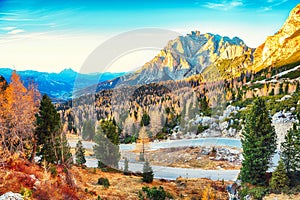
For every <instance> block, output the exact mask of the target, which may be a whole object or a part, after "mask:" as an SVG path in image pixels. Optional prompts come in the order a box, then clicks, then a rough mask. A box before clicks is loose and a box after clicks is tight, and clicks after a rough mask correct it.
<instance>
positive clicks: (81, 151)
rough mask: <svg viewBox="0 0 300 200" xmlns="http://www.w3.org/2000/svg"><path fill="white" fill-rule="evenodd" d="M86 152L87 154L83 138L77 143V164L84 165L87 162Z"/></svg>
mask: <svg viewBox="0 0 300 200" xmlns="http://www.w3.org/2000/svg"><path fill="white" fill-rule="evenodd" d="M84 154H85V149H84V148H83V146H82V142H81V140H79V141H78V142H77V144H76V151H75V158H76V164H77V165H83V164H85V163H86V160H85V156H84Z"/></svg>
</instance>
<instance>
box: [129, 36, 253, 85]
mask: <svg viewBox="0 0 300 200" xmlns="http://www.w3.org/2000/svg"><path fill="white" fill-rule="evenodd" d="M249 49H250V48H249V47H247V46H246V45H245V43H244V42H243V41H242V40H241V39H239V38H237V37H234V38H232V39H230V38H228V37H221V36H220V35H214V34H210V33H206V34H200V32H199V31H193V32H191V33H190V34H188V35H186V36H180V37H178V38H176V39H174V40H171V41H170V42H169V43H168V44H167V46H166V47H165V48H164V49H163V50H161V51H160V52H159V54H158V55H157V56H155V57H154V58H153V59H152V60H151V61H149V62H148V63H146V64H145V65H143V66H142V67H141V69H140V70H138V71H137V72H135V73H134V74H133V75H132V76H131V77H128V79H127V80H126V81H128V82H131V83H132V84H145V83H150V82H158V81H166V80H180V79H183V78H186V77H189V76H191V75H194V74H199V73H200V72H202V71H203V70H204V69H205V68H206V67H208V66H210V65H211V64H213V63H215V62H216V61H217V60H220V59H233V58H235V57H238V56H241V55H243V54H244V53H245V52H247V51H249Z"/></svg>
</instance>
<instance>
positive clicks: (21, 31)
mask: <svg viewBox="0 0 300 200" xmlns="http://www.w3.org/2000/svg"><path fill="white" fill-rule="evenodd" d="M24 32H25V30H23V29H14V30H12V31H9V32H8V33H7V34H9V35H16V34H19V33H24Z"/></svg>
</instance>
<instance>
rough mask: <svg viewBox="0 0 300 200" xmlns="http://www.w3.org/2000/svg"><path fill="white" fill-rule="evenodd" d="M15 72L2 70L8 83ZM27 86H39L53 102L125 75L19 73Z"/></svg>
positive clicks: (67, 72)
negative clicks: (76, 91) (74, 92)
mask: <svg viewBox="0 0 300 200" xmlns="http://www.w3.org/2000/svg"><path fill="white" fill-rule="evenodd" d="M12 72H13V70H12V69H9V68H0V75H2V76H3V77H4V78H5V79H6V80H7V81H8V82H9V81H10V76H11V74H12ZM17 73H18V74H19V75H20V77H21V79H22V80H23V81H24V84H25V86H28V84H30V83H34V84H36V85H37V87H38V89H39V91H40V92H41V93H42V94H48V95H49V96H50V97H51V98H52V99H53V100H67V99H70V98H71V97H72V93H73V91H74V90H78V89H83V88H86V87H88V86H90V85H93V84H97V83H99V82H103V81H106V80H110V79H113V78H115V77H119V76H122V75H124V74H125V73H111V72H105V73H102V74H101V73H93V74H81V73H78V72H76V71H74V70H72V69H64V70H62V71H61V72H60V73H48V72H38V71H33V70H25V71H17Z"/></svg>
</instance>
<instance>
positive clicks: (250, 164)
mask: <svg viewBox="0 0 300 200" xmlns="http://www.w3.org/2000/svg"><path fill="white" fill-rule="evenodd" d="M276 140H277V137H276V133H275V129H274V127H273V126H272V125H271V118H270V117H269V113H268V110H267V107H266V104H265V101H264V100H263V99H262V98H258V99H256V100H254V103H253V105H252V107H251V108H250V111H249V112H248V114H247V116H246V124H245V127H244V130H243V132H242V140H241V141H242V147H243V157H244V160H243V162H242V168H241V172H240V175H241V178H242V181H243V182H247V183H251V184H253V185H265V184H266V180H267V179H266V171H267V170H268V168H269V164H270V162H271V158H272V156H273V154H274V153H275V150H276Z"/></svg>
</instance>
